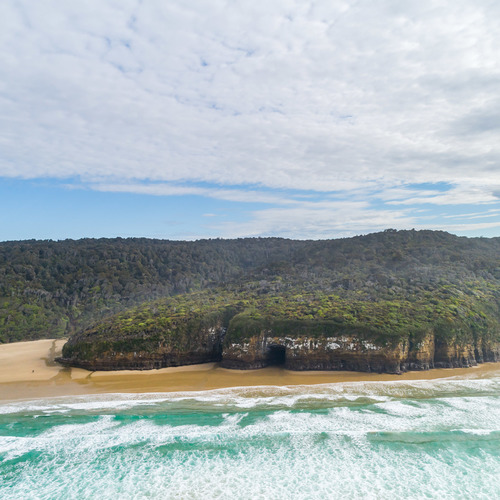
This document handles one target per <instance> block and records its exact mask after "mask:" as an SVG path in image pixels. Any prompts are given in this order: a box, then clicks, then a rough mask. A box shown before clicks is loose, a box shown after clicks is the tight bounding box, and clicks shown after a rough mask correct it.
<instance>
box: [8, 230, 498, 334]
mask: <svg viewBox="0 0 500 500" xmlns="http://www.w3.org/2000/svg"><path fill="white" fill-rule="evenodd" d="M499 250H500V238H491V239H488V238H464V237H457V236H454V235H451V234H449V233H445V232H440V231H395V230H387V231H384V232H381V233H374V234H370V235H366V236H359V237H355V238H346V239H337V240H322V241H294V240H286V239H281V238H247V239H236V240H220V239H215V240H200V241H194V242H175V241H163V240H149V239H137V238H132V239H121V238H116V239H83V240H77V241H73V240H65V241H59V242H54V241H18V242H5V243H0V342H13V341H18V340H30V339H37V338H44V337H62V336H68V335H72V334H78V333H79V332H84V331H87V330H88V329H91V328H100V326H99V325H101V324H102V323H101V321H102V320H105V319H106V318H114V317H116V316H114V315H116V314H118V313H120V312H121V311H125V310H127V309H130V308H132V307H134V306H138V305H140V304H144V303H146V302H148V301H155V300H158V299H162V300H167V302H168V297H175V296H179V297H180V296H182V295H184V294H187V293H192V292H203V293H204V294H205V296H211V295H212V296H213V295H219V296H222V295H224V294H225V296H226V298H227V300H225V302H226V303H230V302H231V303H232V302H235V301H236V302H238V301H241V300H246V297H247V296H252V297H253V296H255V297H257V298H258V297H270V296H278V297H279V296H280V295H282V296H283V298H284V300H285V301H289V302H290V301H292V302H293V300H295V299H292V298H291V297H293V296H296V295H297V294H298V295H300V294H305V295H306V296H308V297H310V301H312V302H314V301H315V300H320V299H319V298H320V297H323V299H324V300H327V299H325V297H333V296H337V297H340V298H341V300H342V301H343V303H345V304H348V303H354V302H358V303H363V304H366V307H367V308H368V309H369V304H370V303H371V304H372V305H373V304H375V303H377V304H382V303H388V302H391V301H402V302H404V303H412V302H413V303H414V302H419V301H420V302H421V303H422V304H423V303H424V302H425V301H427V302H426V303H427V305H432V301H433V300H434V301H437V302H439V303H440V301H442V297H443V294H445V295H446V290H448V291H449V294H450V296H453V297H455V296H456V297H461V295H464V296H468V297H469V296H470V297H475V299H474V300H475V301H476V302H475V304H476V305H477V303H479V302H481V300H483V302H484V304H486V305H485V306H484V307H485V308H486V309H485V310H486V311H487V315H489V316H492V317H493V316H495V315H496V313H497V311H498V305H499V302H498V298H499V296H500V295H499V293H498V290H499V289H500V259H499V255H500V253H499ZM249 290H251V292H250V291H249ZM186 297H188V296H186ZM287 297H290V298H287ZM440 297H441V298H440ZM481 297H483V299H481ZM486 297H487V298H486ZM233 299H234V300H233ZM236 299H237V300H236ZM172 300H173V299H172ZM182 300H190V299H189V298H185V299H182ZM203 300H204V299H203ZM252 300H254V299H252ZM255 300H257V299H255ZM308 300H309V299H308ZM328 300H330V299H328ZM478 301H479V302H478ZM312 302H311V303H312ZM420 302H419V303H420ZM143 307H146V308H147V307H149V306H148V305H147V304H144V306H143ZM165 307H167V308H168V306H165ZM329 307H330V306H328V307H327V308H326V309H327V310H330V309H328V308H329ZM331 307H333V306H331ZM346 307H347V306H346ZM474 307H476V306H474ZM484 307H483V309H484ZM312 309H314V308H312ZM316 309H317V308H316ZM368 309H367V310H368ZM320 310H321V308H320ZM332 310H333V309H332ZM323 312H325V311H323ZM365 312H366V311H365ZM123 314H132V313H130V312H128V313H127V312H125V313H123ZM309 316H311V317H310V318H308V319H309V320H311V319H314V318H315V313H314V311H312V313H311V314H310V315H309ZM316 319H317V318H316ZM109 321H114V320H113V319H110V320H109ZM105 323H106V322H105ZM105 323H104V324H105Z"/></svg>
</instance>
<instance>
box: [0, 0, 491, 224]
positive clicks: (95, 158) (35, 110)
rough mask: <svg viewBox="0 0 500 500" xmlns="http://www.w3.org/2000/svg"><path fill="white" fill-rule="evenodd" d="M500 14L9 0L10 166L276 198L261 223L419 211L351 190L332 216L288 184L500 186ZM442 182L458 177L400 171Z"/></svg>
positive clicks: (5, 15) (441, 6) (448, 6)
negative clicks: (361, 204)
mask: <svg viewBox="0 0 500 500" xmlns="http://www.w3.org/2000/svg"><path fill="white" fill-rule="evenodd" d="M499 16H500V4H496V3H494V2H490V1H486V0H478V1H472V0H457V1H454V2H450V1H446V0H422V1H419V2H400V1H396V0H380V1H377V2H359V1H354V0H352V1H348V0H342V1H339V0H335V1H327V0H317V1H312V0H311V1H308V2H304V1H299V0H287V1H284V0H276V1H273V2H267V3H261V2H253V3H249V2H238V1H236V2H230V3H228V2H223V1H222V0H211V1H205V0H198V1H195V2H187V3H186V2H181V1H180V0H171V1H169V2H162V1H160V0H156V1H154V0H149V1H148V2H141V1H139V0H127V1H121V0H120V1H118V0H88V1H86V2H60V1H57V0H41V1H39V2H29V1H27V0H5V1H4V2H3V5H2V17H1V20H0V44H1V48H2V50H1V51H0V65H1V68H2V79H1V80H0V130H1V131H2V134H1V136H0V153H1V154H0V176H7V177H21V178H27V179H29V178H42V177H52V178H54V177H56V178H61V179H64V178H74V177H76V178H78V179H79V182H82V183H84V184H87V185H89V186H91V187H92V188H93V189H98V190H109V191H120V190H121V191H125V192H141V193H147V194H154V195H183V194H197V195H200V196H209V197H213V198H217V199H222V200H229V201H252V202H254V203H266V204H277V205H280V206H282V205H284V206H285V207H283V206H282V207H281V208H279V207H278V208H270V209H269V210H263V211H260V212H258V213H256V214H255V224H257V223H259V224H262V227H263V228H267V229H262V231H261V233H263V232H272V231H278V230H280V231H281V229H279V228H278V226H279V220H280V219H279V218H280V217H281V218H282V219H281V220H282V225H283V226H282V228H283V227H285V226H286V227H297V228H298V224H299V223H300V222H301V223H302V224H303V226H302V231H306V232H307V231H309V229H307V228H312V227H315V228H316V231H317V232H319V233H321V232H322V231H323V229H322V228H323V227H326V226H328V225H329V227H330V228H338V230H339V231H340V230H341V227H344V229H345V227H347V226H348V225H349V224H351V226H350V227H358V226H359V228H360V230H361V229H362V227H365V226H366V227H368V226H370V228H372V229H374V228H378V227H379V226H380V228H384V227H388V226H389V225H391V226H393V227H397V226H398V224H402V225H404V224H411V223H412V222H414V221H415V219H414V217H413V216H409V215H408V214H410V212H409V211H398V210H394V211H392V210H389V211H380V210H376V209H375V208H373V206H372V207H371V208H364V209H363V210H362V211H357V209H356V208H353V207H352V206H351V205H350V204H349V203H348V202H343V207H344V208H345V210H344V208H341V209H340V210H341V214H343V215H342V220H343V221H344V222H343V224H344V226H342V224H341V223H340V222H339V223H338V224H337V222H335V224H333V225H332V224H331V223H330V222H328V221H329V220H330V221H331V220H332V218H335V219H336V214H335V213H334V212H332V210H333V208H332V207H325V208H324V209H323V208H320V207H319V206H315V208H314V209H309V208H307V205H306V204H300V209H301V210H302V212H300V213H299V212H294V210H299V208H298V207H296V203H298V201H299V200H298V198H297V197H290V196H288V195H284V194H282V193H281V192H280V191H279V190H282V189H284V190H287V189H288V190H290V189H294V190H302V191H314V192H316V193H326V194H328V193H330V192H335V193H339V192H341V193H343V194H344V198H347V199H349V197H350V196H352V197H354V198H356V197H359V196H362V195H363V193H364V194H365V195H366V196H367V197H369V199H371V200H375V199H377V200H382V201H385V202H386V203H389V204H392V205H394V206H395V205H405V206H410V205H415V204H422V203H430V204H433V205H449V204H454V203H469V204H482V203H493V202H497V201H498V196H496V194H495V193H498V191H499V186H500V140H498V139H499V137H498V131H499V130H500V118H499V117H500V113H499V111H498V110H499V109H500V99H499V98H498V88H499V84H500V52H499V51H498V46H499V44H500V35H499V34H498V26H497V24H498V23H497V20H498V18H499ZM438 182H442V183H447V184H450V185H452V189H451V190H449V191H445V192H437V193H436V192H435V191H433V190H432V189H431V190H426V191H425V192H423V191H422V190H420V189H412V188H409V187H405V186H408V185H409V184H412V183H415V184H418V183H438ZM195 183H198V184H199V183H210V184H212V185H219V186H220V189H218V188H200V187H199V185H196V184H195ZM235 186H237V187H235ZM246 186H248V189H247V187H246ZM262 187H265V188H266V190H262V191H259V188H262ZM269 189H271V190H275V191H274V192H269ZM374 193H377V194H374ZM303 194H307V193H303ZM367 200H368V198H367ZM286 207H288V208H287V210H285V208H286ZM294 207H295V208H294ZM337 208H338V207H337ZM304 210H305V211H304ZM308 210H310V211H308ZM348 210H354V211H353V212H352V213H351V216H349V213H348ZM366 210H368V211H366ZM358 216H359V218H358ZM315 217H317V218H318V220H317V221H316V222H314V221H313V219H314V218H315ZM339 220H341V219H339ZM286 227H285V229H284V230H285V231H286V230H287V229H286ZM247 230H248V231H249V232H252V234H253V231H254V229H253V228H252V227H247ZM297 231H299V230H298V229H297ZM311 231H312V229H311ZM300 234H303V233H300ZM304 234H305V233H304Z"/></svg>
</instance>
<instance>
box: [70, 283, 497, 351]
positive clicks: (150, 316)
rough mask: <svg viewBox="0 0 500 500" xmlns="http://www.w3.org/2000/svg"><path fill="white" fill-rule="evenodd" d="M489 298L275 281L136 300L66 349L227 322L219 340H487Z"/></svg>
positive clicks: (143, 341) (177, 337) (180, 336)
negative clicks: (269, 334)
mask: <svg viewBox="0 0 500 500" xmlns="http://www.w3.org/2000/svg"><path fill="white" fill-rule="evenodd" d="M497 297H498V290H496V289H491V287H488V286H485V285H484V283H482V282H470V283H467V284H464V286H463V287H462V288H461V289H459V288H457V287H455V286H442V287H440V288H438V289H435V290H431V291H425V290H423V291H421V292H420V293H418V294H415V295H413V296H393V297H391V299H390V300H389V299H385V300H373V299H372V298H371V297H370V296H369V294H367V293H364V292H360V291H355V292H352V293H346V294H344V296H340V295H338V294H335V293H325V292H319V291H307V287H300V288H299V287H296V286H291V287H287V288H285V289H284V288H283V286H282V284H281V283H280V282H279V280H277V281H276V282H271V283H269V282H267V283H266V284H265V286H263V285H262V283H246V284H245V285H244V286H243V287H239V288H237V289H236V288H232V289H231V288H224V289H221V288H218V289H214V290H205V291H203V292H196V293H190V294H184V295H178V296H175V297H170V298H167V299H161V300H157V301H154V302H148V303H145V304H142V305H141V306H139V307H135V308H133V309H130V310H127V311H125V312H122V313H120V314H117V315H115V316H113V317H111V318H108V319H107V320H105V321H102V322H100V323H98V324H97V325H95V326H94V327H92V328H90V329H88V330H86V331H85V332H83V333H82V334H79V335H77V336H75V337H74V338H73V339H72V340H71V342H70V343H69V344H68V348H67V349H68V351H67V352H69V350H70V349H71V351H72V352H75V353H76V352H77V351H78V344H89V343H92V344H93V345H94V348H96V349H99V350H101V349H104V348H106V349H107V348H109V349H114V350H121V351H124V350H125V351H127V350H148V351H149V350H154V349H155V346H158V345H159V344H161V343H168V344H169V345H172V346H175V347H178V348H179V349H181V348H189V347H193V346H195V345H196V343H197V342H199V334H200V331H201V330H203V329H204V328H210V327H211V326H213V325H216V324H217V325H223V326H226V327H228V331H227V334H226V338H225V343H227V344H230V343H235V342H242V341H245V340H248V339H249V338H250V337H252V336H254V335H256V334H258V333H259V332H261V331H263V330H272V331H273V332H274V334H276V335H280V336H281V335H283V336H288V337H302V336H310V337H322V336H336V335H346V334H355V335H357V336H359V337H361V338H364V339H366V340H370V341H372V342H374V343H376V344H378V345H394V344H396V343H398V342H399V341H401V340H407V339H409V340H411V341H413V342H420V341H421V340H422V339H423V337H424V336H425V334H426V333H427V332H429V330H430V329H432V330H433V331H434V333H435V334H436V335H437V340H438V341H440V340H442V341H443V342H449V341H451V340H454V341H457V342H461V341H463V342H466V341H467V342H468V341H471V340H473V339H475V338H478V337H480V338H484V339H493V338H498V337H499V332H500V327H499V318H500V315H499V313H498V301H497ZM97 344H100V347H98V346H97ZM94 348H92V350H94Z"/></svg>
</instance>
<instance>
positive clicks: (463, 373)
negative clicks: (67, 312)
mask: <svg viewBox="0 0 500 500" xmlns="http://www.w3.org/2000/svg"><path fill="white" fill-rule="evenodd" d="M64 343H65V340H60V339H59V340H37V341H33V342H17V343H14V344H3V345H0V401H7V400H18V399H33V398H39V397H53V396H70V395H83V394H102V393H146V392H174V391H175V392H177V391H201V390H209V389H220V388H226V387H249V386H266V385H267V386H269V385H270V386H285V385H287V386H288V385H311V384H327V383H337V382H370V381H371V382H376V381H398V380H434V379H440V378H447V377H464V378H469V377H473V378H484V377H492V376H498V375H500V363H484V364H482V365H478V366H476V367H473V368H454V369H435V370H428V371H416V372H408V373H404V374H403V375H390V374H385V373H384V374H378V373H361V372H342V371H336V372H320V371H311V372H296V371H290V370H285V369H283V368H279V367H270V368H263V369H260V370H249V371H246V370H244V371H240V370H228V369H225V368H221V367H220V366H218V365H217V363H206V364H202V365H191V366H182V367H177V368H162V369H160V370H145V371H131V370H122V371H112V372H103V371H98V372H90V371H87V370H83V369H80V368H64V367H62V366H60V365H58V364H57V363H56V362H55V361H54V358H55V357H57V356H59V355H60V353H61V349H62V346H63V345H64Z"/></svg>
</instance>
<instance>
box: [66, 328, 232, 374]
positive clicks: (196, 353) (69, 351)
mask: <svg viewBox="0 0 500 500" xmlns="http://www.w3.org/2000/svg"><path fill="white" fill-rule="evenodd" d="M225 332H226V328H225V327H224V326H223V325H222V324H220V323H219V324H216V325H214V326H211V327H207V328H202V329H200V330H198V331H197V332H194V333H193V334H192V335H190V336H189V338H187V339H186V341H185V342H172V343H168V342H164V341H162V342H156V343H153V342H151V341H147V340H144V341H143V342H142V343H141V342H139V343H138V346H139V347H138V348H135V349H134V348H127V347H126V345H125V346H123V347H122V348H120V344H119V343H115V344H113V343H109V345H108V344H106V343H103V342H96V341H92V339H85V338H81V337H75V338H72V339H71V340H70V341H69V342H68V343H67V344H66V345H65V346H64V348H63V357H62V358H59V359H58V360H57V361H59V362H60V363H62V364H64V365H69V366H75V367H79V368H85V369H87V370H92V371H94V370H106V371H109V370H151V369H158V368H167V367H170V366H183V365H194V364H198V363H210V362H213V361H220V359H221V352H222V341H223V339H224V335H225Z"/></svg>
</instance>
